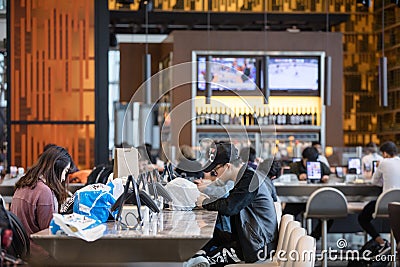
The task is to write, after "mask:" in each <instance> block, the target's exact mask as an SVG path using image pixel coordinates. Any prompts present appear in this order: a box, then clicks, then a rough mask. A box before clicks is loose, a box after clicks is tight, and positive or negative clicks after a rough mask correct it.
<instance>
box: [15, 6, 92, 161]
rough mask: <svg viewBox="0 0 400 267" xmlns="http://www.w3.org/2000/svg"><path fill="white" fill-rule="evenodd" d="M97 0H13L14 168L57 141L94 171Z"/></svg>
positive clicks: (76, 159) (33, 158)
mask: <svg viewBox="0 0 400 267" xmlns="http://www.w3.org/2000/svg"><path fill="white" fill-rule="evenodd" d="M94 1H95V0H80V1H70V0H58V1H53V0H20V1H10V10H11V14H10V20H11V24H10V25H11V36H10V42H11V43H10V47H11V51H10V68H11V75H10V76H11V77H10V79H9V81H10V88H11V99H10V101H9V103H10V105H11V109H10V110H11V114H10V116H11V133H10V136H11V144H10V145H11V162H10V165H16V166H23V167H29V166H31V165H32V163H34V162H35V161H36V159H37V157H38V155H39V154H40V153H41V152H42V150H43V147H44V146H45V145H46V144H48V143H55V144H57V145H60V146H64V147H66V148H67V149H68V150H69V152H70V153H71V155H72V156H73V158H74V160H75V161H76V163H77V164H79V166H80V167H81V168H91V167H93V164H94V148H93V144H94V119H95V118H94V117H95V109H94V75H95V74H94ZM68 121H73V122H74V123H71V124H68ZM57 122H63V124H57ZM75 122H76V123H75ZM81 122H85V123H88V122H90V123H89V124H79V123H81ZM65 123H67V124H65Z"/></svg>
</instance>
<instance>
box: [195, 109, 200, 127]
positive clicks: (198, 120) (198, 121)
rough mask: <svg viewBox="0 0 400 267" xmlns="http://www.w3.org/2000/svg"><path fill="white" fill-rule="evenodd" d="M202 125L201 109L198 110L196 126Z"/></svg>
mask: <svg viewBox="0 0 400 267" xmlns="http://www.w3.org/2000/svg"><path fill="white" fill-rule="evenodd" d="M200 124H201V113H200V108H199V107H197V108H196V125H200Z"/></svg>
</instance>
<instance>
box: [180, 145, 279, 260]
mask: <svg viewBox="0 0 400 267" xmlns="http://www.w3.org/2000/svg"><path fill="white" fill-rule="evenodd" d="M210 159H211V160H210V161H209V162H208V163H207V165H206V166H207V167H206V169H205V171H206V172H210V171H212V172H214V174H215V175H216V176H217V179H221V180H223V181H228V180H232V181H234V182H235V186H234V187H233V189H232V190H231V191H229V196H228V197H226V198H220V199H210V198H207V197H206V196H204V195H201V196H200V197H199V198H198V200H197V202H196V203H197V206H199V207H203V208H204V209H207V210H212V211H218V213H219V214H220V215H225V216H229V217H230V222H231V228H232V229H231V230H232V233H228V232H223V231H221V230H218V229H215V231H214V236H213V238H212V239H211V240H210V242H209V243H208V244H206V246H205V247H203V255H200V254H199V255H198V257H194V258H192V259H191V260H189V261H188V262H186V263H185V265H184V266H208V265H207V264H211V265H215V266H224V265H226V264H231V263H238V262H240V261H245V262H256V261H258V260H260V259H263V258H264V259H265V257H266V256H265V253H267V257H268V256H269V253H270V252H271V250H274V249H275V248H276V241H277V240H276V237H277V229H278V225H277V218H276V212H275V207H274V203H273V200H272V197H271V194H270V192H269V190H268V188H267V186H266V184H265V183H264V182H263V181H262V179H259V178H258V176H257V174H256V173H255V171H254V170H253V169H252V168H250V167H248V166H247V164H244V163H243V162H242V161H241V159H240V157H239V156H238V151H237V149H236V148H235V147H234V146H233V145H232V144H231V143H217V144H216V147H215V150H214V151H213V152H212V155H210ZM206 260H207V262H208V263H207V262H206Z"/></svg>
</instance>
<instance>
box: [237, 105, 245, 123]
mask: <svg viewBox="0 0 400 267" xmlns="http://www.w3.org/2000/svg"><path fill="white" fill-rule="evenodd" d="M238 117H239V119H238V125H244V118H243V112H242V111H241V109H240V108H239V116H238Z"/></svg>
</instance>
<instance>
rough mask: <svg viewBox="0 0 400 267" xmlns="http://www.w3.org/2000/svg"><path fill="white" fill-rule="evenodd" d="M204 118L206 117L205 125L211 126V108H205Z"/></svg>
mask: <svg viewBox="0 0 400 267" xmlns="http://www.w3.org/2000/svg"><path fill="white" fill-rule="evenodd" d="M205 117H206V122H205V125H211V108H210V107H206V113H205Z"/></svg>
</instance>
